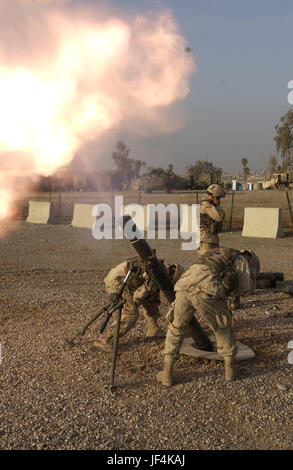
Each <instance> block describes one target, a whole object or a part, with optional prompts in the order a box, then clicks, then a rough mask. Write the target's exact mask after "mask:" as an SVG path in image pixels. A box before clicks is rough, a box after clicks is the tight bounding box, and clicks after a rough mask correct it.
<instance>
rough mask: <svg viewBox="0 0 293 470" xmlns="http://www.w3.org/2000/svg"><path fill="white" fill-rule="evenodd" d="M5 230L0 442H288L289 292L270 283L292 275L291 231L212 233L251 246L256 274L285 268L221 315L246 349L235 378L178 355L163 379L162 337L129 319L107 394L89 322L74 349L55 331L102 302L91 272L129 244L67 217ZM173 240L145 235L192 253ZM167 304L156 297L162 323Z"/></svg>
mask: <svg viewBox="0 0 293 470" xmlns="http://www.w3.org/2000/svg"><path fill="white" fill-rule="evenodd" d="M4 228H5V227H4V226H3V225H2V226H1V227H0V229H1V230H2V231H3V230H4ZM10 229H11V231H10V233H9V234H8V235H7V236H6V237H4V238H2V239H1V240H0V256H1V265H0V280H1V283H0V286H1V287H0V299H1V317H0V318H1V319H0V342H1V353H2V362H1V365H0V387H1V400H0V416H1V420H0V449H96V450H102V449H103V450H125V449H128V450H131V449H136V450H145V449H150V450H168V449H170V450H172V449H173V450H174V449H176V450H188V449H192V450H197V449H239V450H242V449H292V442H293V425H292V423H293V419H292V418H293V407H292V404H293V366H292V365H290V364H289V363H288V358H287V357H288V353H289V351H288V349H287V344H288V342H289V341H290V340H293V324H292V319H293V297H290V296H289V295H288V294H285V293H282V292H281V289H282V287H283V286H286V285H288V284H289V285H291V284H293V236H292V235H293V234H292V233H287V234H286V235H287V236H286V237H285V238H283V239H277V240H269V239H254V238H245V239H244V238H242V236H241V232H233V233H230V232H225V233H223V234H221V237H220V239H221V244H222V245H223V246H229V247H236V248H244V247H245V248H251V249H253V250H254V251H255V252H256V253H257V254H258V256H259V257H260V260H261V270H262V271H279V272H283V273H284V276H285V282H283V283H278V286H277V288H276V289H272V290H266V291H265V290H257V291H256V292H255V293H254V294H253V295H251V296H250V297H248V298H243V299H241V310H239V311H236V312H234V313H233V329H234V332H235V336H236V339H237V340H238V341H241V342H243V343H244V344H246V345H248V346H249V347H251V348H252V349H253V350H254V351H255V354H256V358H255V359H253V360H249V361H247V362H244V363H241V371H240V376H239V378H238V379H237V380H236V381H235V382H232V383H227V382H226V381H225V380H224V377H223V366H222V363H220V362H216V361H208V360H205V359H195V358H193V357H189V356H181V357H180V360H179V361H178V362H177V363H176V382H177V383H176V385H175V386H174V387H172V388H170V389H166V388H164V387H163V386H162V385H161V384H159V383H157V381H156V379H155V373H156V372H157V371H158V370H159V369H161V367H162V363H163V361H162V356H161V354H160V351H161V350H162V348H163V340H160V339H145V337H144V335H145V331H146V328H145V323H144V320H143V317H142V316H140V318H139V320H138V323H137V325H136V327H135V328H133V329H132V330H131V332H129V334H128V335H127V336H125V337H124V338H123V339H121V342H120V350H119V358H118V363H117V370H116V379H115V380H116V383H117V385H118V388H117V391H116V392H115V393H112V392H111V391H110V390H109V388H108V387H107V385H108V384H109V381H110V370H111V356H109V355H108V354H106V353H103V352H99V351H98V350H96V349H95V348H94V346H93V343H94V341H95V338H96V336H97V331H98V326H99V321H98V322H97V323H95V324H94V325H92V326H91V327H90V329H89V330H88V331H87V333H86V334H85V336H84V337H83V338H82V339H81V341H80V342H79V343H78V344H77V345H76V346H75V347H74V348H72V349H70V348H69V347H68V346H67V344H66V343H65V339H66V338H68V337H70V336H71V335H72V334H73V333H74V332H76V331H77V330H78V329H79V328H80V326H81V325H83V324H84V323H85V322H86V321H87V320H88V319H89V318H90V317H91V316H92V315H94V314H95V313H96V312H97V310H98V309H99V308H101V307H102V306H103V304H104V303H105V302H107V295H106V293H105V287H104V283H103V279H104V277H105V275H106V274H107V272H108V271H109V270H110V269H111V268H112V267H113V266H114V265H116V264H118V263H119V262H121V261H122V260H124V259H125V258H126V257H127V256H133V255H134V254H135V252H134V250H133V248H132V247H131V246H130V244H129V243H128V242H127V241H126V240H101V241H97V240H94V238H93V237H92V234H91V231H90V230H87V229H78V228H73V227H71V226H70V225H62V224H58V225H48V226H41V225H40V226H37V225H31V224H26V223H24V222H23V223H21V224H20V225H17V224H16V223H15V222H11V223H10ZM12 229H14V230H12ZM180 244H181V240H171V241H170V240H153V241H152V242H151V245H152V247H153V248H156V249H157V253H158V254H159V256H160V257H162V258H164V259H165V262H166V263H172V262H179V263H181V264H182V265H183V266H184V267H186V268H187V267H188V266H190V265H191V264H192V262H193V260H195V259H196V254H195V253H194V252H190V251H181V248H180ZM273 307H275V308H274V309H273ZM167 310H168V305H167V302H166V301H165V300H164V299H163V298H162V304H161V314H162V316H161V319H160V325H161V327H162V328H164V329H166V320H165V318H164V315H165V313H166V312H167ZM207 332H208V331H207Z"/></svg>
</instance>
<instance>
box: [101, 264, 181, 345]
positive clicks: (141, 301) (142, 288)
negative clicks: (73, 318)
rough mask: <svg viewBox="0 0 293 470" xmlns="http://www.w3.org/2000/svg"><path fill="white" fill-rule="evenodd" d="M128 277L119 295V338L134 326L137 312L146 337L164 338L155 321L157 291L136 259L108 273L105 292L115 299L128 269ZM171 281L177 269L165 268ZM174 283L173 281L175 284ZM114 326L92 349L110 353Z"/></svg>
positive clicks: (158, 294)
mask: <svg viewBox="0 0 293 470" xmlns="http://www.w3.org/2000/svg"><path fill="white" fill-rule="evenodd" d="M130 268H132V273H131V274H130V276H129V278H128V282H127V285H126V287H125V289H124V291H123V299H125V300H126V302H125V304H124V305H123V309H122V314H121V322H120V329H119V337H121V336H124V335H126V333H128V332H129V331H130V330H131V329H132V328H133V327H134V326H135V324H136V322H137V320H138V316H139V308H140V309H141V311H142V314H143V316H144V318H145V320H146V323H147V331H146V336H147V337H161V338H162V337H165V332H164V331H163V330H162V329H161V328H160V327H159V325H158V323H157V320H158V318H159V304H160V291H159V288H158V287H157V285H156V284H155V282H154V281H153V280H152V279H150V277H149V276H148V274H147V273H146V272H145V266H144V263H143V262H142V261H141V259H140V258H139V257H135V258H132V259H130V260H127V261H125V262H123V263H121V264H119V265H118V266H116V267H115V268H113V269H111V271H110V272H109V274H108V275H107V277H106V278H105V279H104V282H105V285H106V289H107V292H108V293H109V294H110V295H115V294H117V293H118V292H119V289H120V287H121V284H122V282H123V279H124V278H125V275H126V273H127V272H128V271H129V269H130ZM168 272H169V274H170V276H171V278H174V280H175V279H176V278H177V279H178V278H179V276H178V274H181V273H182V272H183V271H182V270H181V271H180V272H179V271H178V267H177V265H172V266H170V267H169V268H168ZM177 279H176V280H177ZM115 327H116V324H113V325H112V326H111V327H110V328H109V330H108V331H107V330H106V331H105V333H104V334H102V335H101V336H100V338H99V340H98V341H97V342H95V343H94V346H95V347H97V348H99V349H102V350H103V351H106V352H111V351H112V341H113V337H114V334H115Z"/></svg>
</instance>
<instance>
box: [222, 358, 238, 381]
mask: <svg viewBox="0 0 293 470" xmlns="http://www.w3.org/2000/svg"><path fill="white" fill-rule="evenodd" d="M224 363H225V379H226V380H227V382H232V381H233V380H235V379H236V377H237V374H238V366H237V365H236V364H235V357H234V356H231V357H225V358H224Z"/></svg>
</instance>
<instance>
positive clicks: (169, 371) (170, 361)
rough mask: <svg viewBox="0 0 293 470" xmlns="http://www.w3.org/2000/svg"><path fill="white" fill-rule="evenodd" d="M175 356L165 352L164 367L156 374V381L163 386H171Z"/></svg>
mask: <svg viewBox="0 0 293 470" xmlns="http://www.w3.org/2000/svg"><path fill="white" fill-rule="evenodd" d="M175 361H176V357H175V356H172V355H171V354H166V355H165V359H164V369H163V370H161V371H160V372H158V373H157V374H156V377H157V380H158V382H161V383H162V384H163V385H165V387H172V385H173V383H174V380H173V368H174V363H175Z"/></svg>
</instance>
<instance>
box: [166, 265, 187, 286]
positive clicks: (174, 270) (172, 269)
mask: <svg viewBox="0 0 293 470" xmlns="http://www.w3.org/2000/svg"><path fill="white" fill-rule="evenodd" d="M184 272H185V269H184V268H183V266H181V265H180V264H171V265H170V266H169V267H168V273H169V276H170V278H171V279H172V281H173V284H174V285H175V284H176V282H177V281H178V280H179V278H180V276H181V275H182V274H183V273H184Z"/></svg>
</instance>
